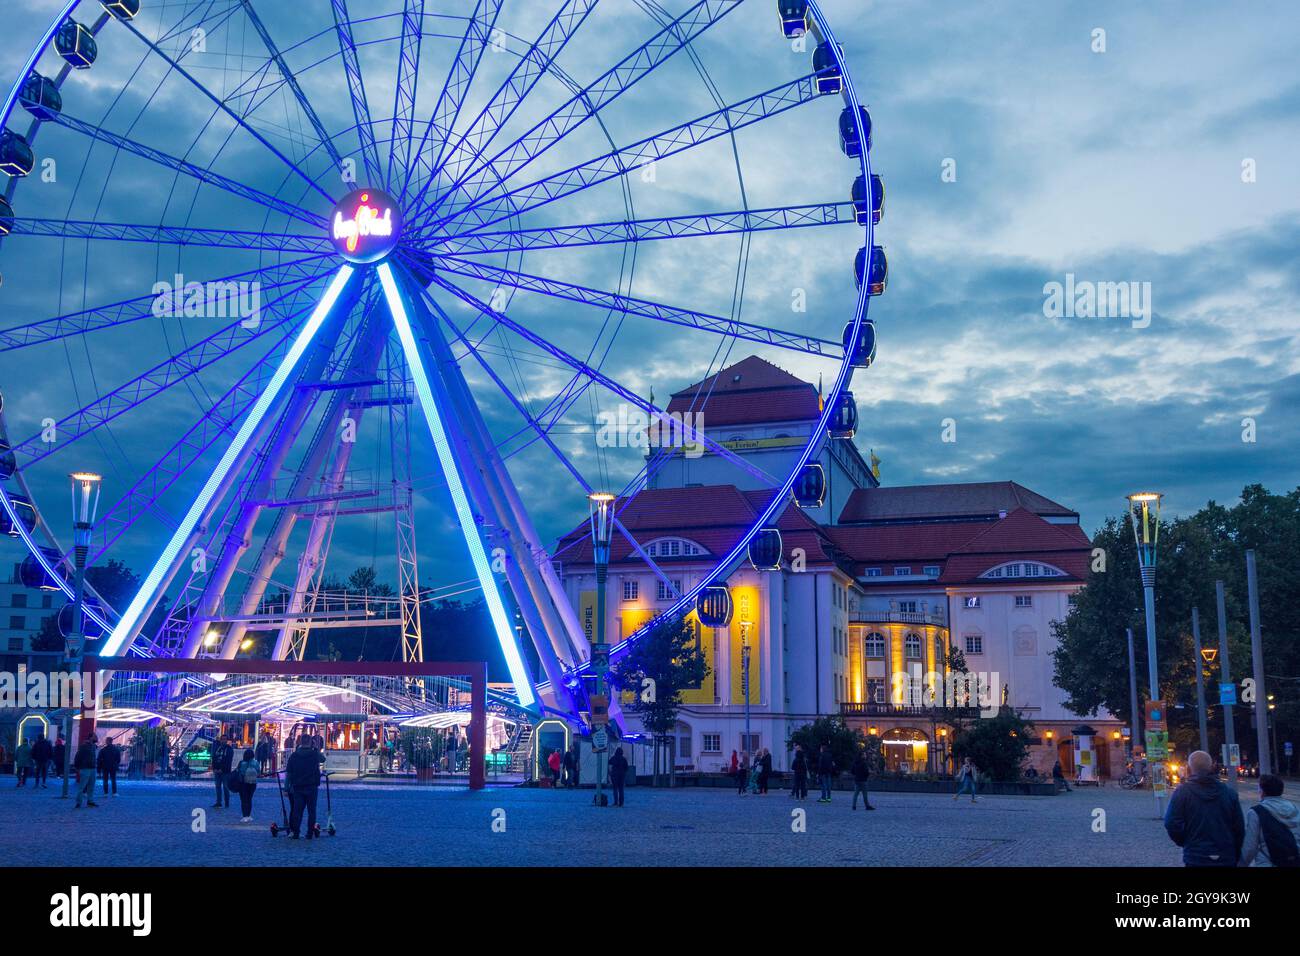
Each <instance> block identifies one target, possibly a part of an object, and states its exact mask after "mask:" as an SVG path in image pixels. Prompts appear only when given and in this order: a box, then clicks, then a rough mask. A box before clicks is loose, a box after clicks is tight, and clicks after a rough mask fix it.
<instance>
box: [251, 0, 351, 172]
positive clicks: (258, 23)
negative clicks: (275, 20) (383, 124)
mask: <svg viewBox="0 0 1300 956" xmlns="http://www.w3.org/2000/svg"><path fill="white" fill-rule="evenodd" d="M240 4H241V5H242V6H243V8H244V13H245V14H246V15H247V17H248V20H249V22H250V23H252V24H253V29H254V30H256V31H257V34H258V36H260V37H261V38H262V44H263V45H264V46H265V47H266V52H267V53H268V54H270V57H271V60H272V62H274V63H275V66H276V69H278V70H279V71H280V76H281V77H282V78H283V79H284V83H285V85H286V86H288V87H289V90H290V91H291V92H292V93H293V96H294V99H296V100H297V101H298V108H299V109H300V110H302V114H303V116H305V117H306V118H307V122H308V123H310V124H311V127H312V129H314V130H315V131H316V136H317V137H318V138H319V139H320V143H321V146H323V147H324V149H325V151H326V152H327V153H329V156H330V160H331V161H332V162H333V163H334V168H335V169H336V170H338V169H341V168H342V167H343V157H342V156H340V155H339V151H338V147H336V146H335V145H334V140H333V139H332V138H331V137H330V135H329V133H327V132H325V124H324V123H322V122H321V119H320V117H319V116H317V115H316V109H315V107H313V106H312V105H311V101H310V100H309V99H307V94H306V93H304V92H303V89H302V86H301V85H300V84H299V83H298V78H297V77H296V76H295V75H294V73H293V71H292V70H291V69H289V65H288V64H287V63H286V62H285V60H284V55H283V54H282V53H281V52H280V48H279V47H278V46H276V43H275V41H274V40H273V39H271V34H270V31H268V30H267V29H266V25H265V24H264V23H263V22H262V18H261V17H259V16H258V15H257V11H256V10H254V9H253V4H252V0H240Z"/></svg>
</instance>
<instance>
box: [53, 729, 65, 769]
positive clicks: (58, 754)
mask: <svg viewBox="0 0 1300 956" xmlns="http://www.w3.org/2000/svg"><path fill="white" fill-rule="evenodd" d="M67 762H68V745H67V744H65V743H64V742H63V734H59V735H58V736H56V737H55V738H54V772H55V773H57V774H58V775H59V779H60V780H62V779H63V777H64V774H66V773H67V772H68V768H67V767H66V766H65V765H66V764H67Z"/></svg>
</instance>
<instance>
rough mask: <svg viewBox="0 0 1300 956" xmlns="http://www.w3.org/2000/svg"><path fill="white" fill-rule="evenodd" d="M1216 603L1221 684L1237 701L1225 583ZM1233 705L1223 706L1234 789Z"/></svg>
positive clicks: (1216, 591) (1219, 585)
mask: <svg viewBox="0 0 1300 956" xmlns="http://www.w3.org/2000/svg"><path fill="white" fill-rule="evenodd" d="M1214 601H1215V605H1216V606H1217V608H1218V612H1219V655H1220V656H1221V657H1222V658H1223V662H1222V663H1221V664H1220V665H1219V683H1220V688H1222V685H1224V684H1227V685H1229V686H1230V687H1232V699H1233V701H1235V700H1236V699H1237V688H1236V686H1235V685H1233V683H1232V667H1231V664H1230V663H1229V660H1228V613H1227V610H1226V609H1225V603H1226V602H1225V601H1224V599H1223V582H1222V581H1215V582H1214ZM1219 695H1220V698H1221V699H1222V697H1223V692H1222V689H1221V690H1220V692H1219ZM1232 707H1233V705H1232V704H1231V703H1226V702H1225V703H1224V704H1223V740H1224V750H1225V751H1226V754H1225V759H1224V761H1223V762H1224V763H1225V764H1227V766H1228V783H1229V784H1231V785H1232V786H1233V787H1236V786H1237V762H1236V761H1235V760H1232V759H1231V756H1232V751H1233V748H1235V747H1236V746H1237V731H1236V726H1235V724H1234V722H1233V719H1232Z"/></svg>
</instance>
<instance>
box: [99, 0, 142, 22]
mask: <svg viewBox="0 0 1300 956" xmlns="http://www.w3.org/2000/svg"><path fill="white" fill-rule="evenodd" d="M99 5H100V6H101V7H103V8H104V9H105V10H107V11H108V12H109V13H111V14H112V15H113V16H115V17H117V18H118V19H119V20H130V19H132V18H134V17H135V15H136V14H137V13H139V12H140V0H99Z"/></svg>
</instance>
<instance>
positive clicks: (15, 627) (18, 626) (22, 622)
mask: <svg viewBox="0 0 1300 956" xmlns="http://www.w3.org/2000/svg"><path fill="white" fill-rule="evenodd" d="M9 630H11V631H25V630H27V618H25V617H23V616H22V615H21V614H11V615H9Z"/></svg>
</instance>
